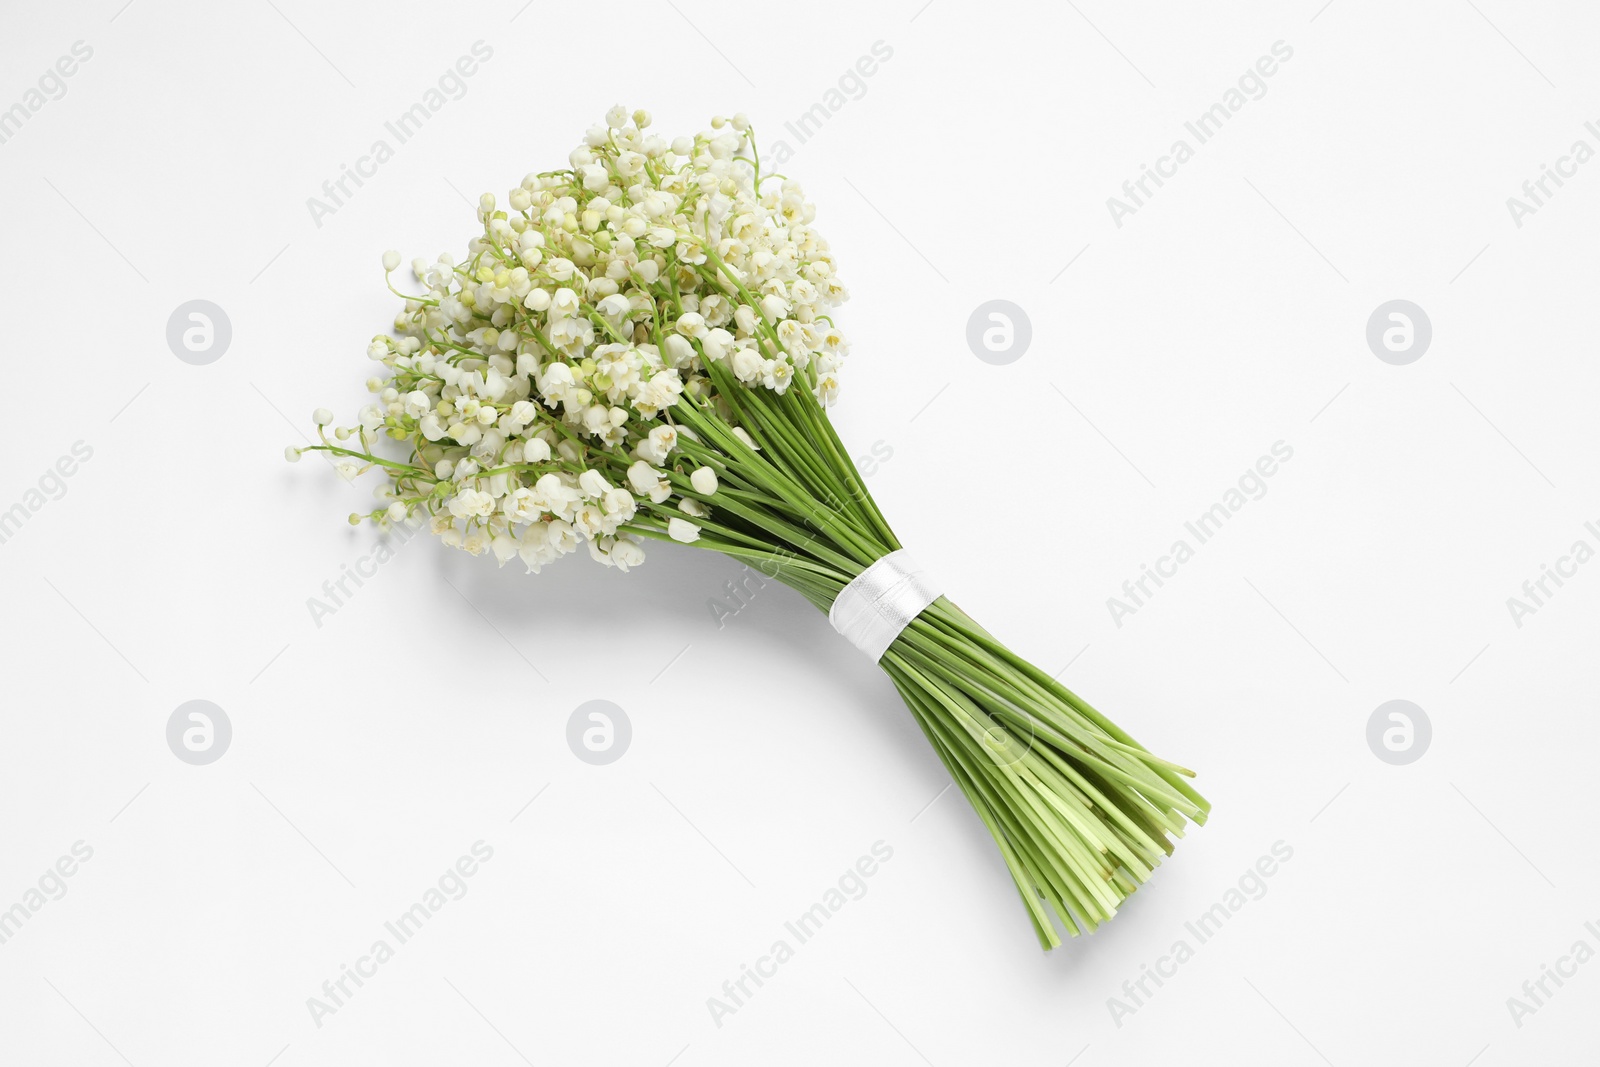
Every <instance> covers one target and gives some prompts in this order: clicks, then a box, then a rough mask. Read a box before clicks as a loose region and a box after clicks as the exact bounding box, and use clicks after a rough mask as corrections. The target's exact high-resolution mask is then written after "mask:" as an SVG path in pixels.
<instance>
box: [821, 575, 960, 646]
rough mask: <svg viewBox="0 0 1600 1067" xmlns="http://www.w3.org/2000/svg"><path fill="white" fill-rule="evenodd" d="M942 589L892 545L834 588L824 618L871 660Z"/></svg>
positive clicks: (937, 597) (898, 634)
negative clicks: (851, 578) (826, 617)
mask: <svg viewBox="0 0 1600 1067" xmlns="http://www.w3.org/2000/svg"><path fill="white" fill-rule="evenodd" d="M942 592H943V590H942V589H940V588H939V586H938V585H937V584H936V583H935V582H934V581H933V579H931V578H929V577H928V574H927V572H926V571H924V570H923V569H922V568H921V567H920V566H918V564H917V562H916V560H914V559H912V558H911V556H910V554H909V553H907V552H906V550H905V549H903V548H902V549H898V550H897V551H894V552H891V553H889V554H888V555H887V556H884V557H883V558H882V559H880V560H878V561H877V562H876V563H874V564H873V565H872V566H870V567H868V568H867V569H866V570H864V571H862V572H861V573H860V574H858V575H856V577H855V579H854V580H853V581H852V582H851V583H850V584H849V585H847V586H845V587H844V588H843V589H841V590H840V591H839V596H838V598H837V599H835V600H834V602H833V607H831V608H829V609H828V621H829V622H830V623H832V624H833V628H834V629H835V630H837V631H838V632H839V633H840V634H842V635H843V636H844V639H845V640H846V641H849V642H850V643H851V644H852V645H854V646H856V647H857V648H859V649H860V650H861V651H863V652H865V653H866V654H867V655H869V656H871V657H872V662H874V663H876V662H878V661H879V660H880V659H882V658H883V654H884V653H885V652H887V651H888V650H889V646H890V645H892V644H894V639H895V638H897V637H899V636H900V631H902V630H904V629H905V628H906V627H907V626H910V625H911V620H912V619H915V618H916V617H917V616H918V615H920V614H921V613H922V611H923V609H925V608H926V607H927V606H928V605H929V604H932V603H933V602H934V601H935V600H937V599H939V596H940V595H941V594H942Z"/></svg>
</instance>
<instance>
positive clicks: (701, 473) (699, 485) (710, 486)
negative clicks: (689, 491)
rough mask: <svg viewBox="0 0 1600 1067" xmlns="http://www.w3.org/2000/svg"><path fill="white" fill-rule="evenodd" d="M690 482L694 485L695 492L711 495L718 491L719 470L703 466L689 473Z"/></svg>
mask: <svg viewBox="0 0 1600 1067" xmlns="http://www.w3.org/2000/svg"><path fill="white" fill-rule="evenodd" d="M689 483H690V484H691V485H693V486H694V491H695V492H697V493H699V494H701V495H702V496H710V495H711V494H713V493H715V492H716V491H717V472H716V471H714V470H712V469H711V468H710V467H701V468H699V469H698V470H696V471H695V472H694V473H693V474H691V475H689Z"/></svg>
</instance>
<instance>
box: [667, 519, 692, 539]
mask: <svg viewBox="0 0 1600 1067" xmlns="http://www.w3.org/2000/svg"><path fill="white" fill-rule="evenodd" d="M667 536H668V537H670V538H672V539H673V540H674V541H682V542H683V543H684V544H686V545H687V544H690V543H692V542H694V541H698V540H700V527H698V526H696V525H695V524H694V523H692V522H690V521H688V520H687V519H679V518H676V517H674V518H671V519H668V520H667Z"/></svg>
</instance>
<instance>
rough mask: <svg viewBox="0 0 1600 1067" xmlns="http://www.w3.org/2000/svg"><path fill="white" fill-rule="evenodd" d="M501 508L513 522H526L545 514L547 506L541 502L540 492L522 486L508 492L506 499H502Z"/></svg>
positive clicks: (534, 520) (535, 519)
mask: <svg viewBox="0 0 1600 1067" xmlns="http://www.w3.org/2000/svg"><path fill="white" fill-rule="evenodd" d="M500 510H501V511H503V512H504V513H505V516H506V518H508V519H510V520H511V521H512V522H515V523H524V522H536V521H537V520H538V518H539V516H540V515H543V514H544V511H545V508H544V505H543V504H542V503H540V496H539V494H538V493H536V492H534V491H533V490H532V489H529V488H528V487H527V486H522V487H520V488H517V489H513V490H512V491H511V492H509V493H507V494H506V496H505V499H503V500H502V501H500Z"/></svg>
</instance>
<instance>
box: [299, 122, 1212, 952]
mask: <svg viewBox="0 0 1600 1067" xmlns="http://www.w3.org/2000/svg"><path fill="white" fill-rule="evenodd" d="M649 128H650V115H649V113H648V112H644V111H635V112H633V113H632V114H631V115H629V114H628V113H627V112H626V111H624V110H623V109H622V108H620V107H618V108H613V109H612V110H611V111H610V112H608V113H607V115H606V119H605V123H604V124H603V125H596V126H595V127H594V128H592V129H590V130H589V132H588V134H587V135H586V136H585V138H584V140H583V143H582V144H580V145H579V146H578V147H577V148H575V149H574V150H573V151H572V153H571V155H570V156H569V157H568V165H567V166H566V167H565V168H562V169H559V170H552V171H545V172H541V173H534V174H529V175H528V176H527V177H525V178H523V179H522V182H521V184H520V185H518V186H517V187H516V188H515V189H512V190H511V192H510V195H509V196H508V197H507V199H506V203H505V205H504V207H501V206H500V204H499V202H498V201H497V200H496V198H495V197H494V196H493V195H491V194H485V195H484V196H483V197H482V199H481V200H480V201H479V206H478V212H477V215H478V222H479V224H480V228H479V230H478V232H477V233H476V234H475V235H474V236H473V238H472V240H471V241H470V242H469V243H468V245H467V253H466V258H465V259H463V260H460V261H457V260H456V259H455V258H453V257H452V256H450V255H448V254H447V255H441V256H440V257H439V258H438V259H437V260H435V261H433V262H431V263H430V262H426V261H424V260H422V259H418V260H415V261H414V262H413V263H412V265H411V267H412V272H413V273H414V275H415V277H416V287H415V288H416V291H414V292H401V291H400V290H398V289H396V288H395V287H394V282H393V281H392V280H391V282H390V288H391V290H392V291H394V292H395V294H396V296H398V297H400V298H402V299H403V300H404V307H403V308H402V310H401V311H400V313H399V314H398V315H397V316H396V317H395V320H394V324H393V331H392V333H387V334H380V335H379V336H377V337H375V338H374V339H373V340H372V344H371V347H370V348H369V349H368V350H367V354H368V356H369V357H370V358H371V359H372V360H374V361H376V362H378V363H381V364H382V365H383V373H382V374H381V375H378V376H375V377H373V378H371V379H369V380H368V382H367V387H368V389H369V390H370V391H371V392H372V393H373V394H375V395H376V399H375V400H374V401H373V402H372V403H370V404H368V405H367V406H366V407H364V408H363V409H362V410H361V412H360V417H359V419H358V421H357V422H356V424H355V425H351V426H333V425H332V423H333V416H332V415H331V414H329V413H328V412H327V411H326V410H325V409H319V410H318V411H317V413H316V415H315V421H316V423H317V431H318V437H319V438H320V442H321V443H319V444H314V445H310V446H307V447H303V448H297V447H290V448H289V449H288V450H287V457H288V458H289V459H290V460H295V459H298V458H299V457H300V455H301V454H302V453H303V452H307V451H321V452H326V453H330V454H331V455H332V456H335V457H338V460H337V466H338V468H339V470H340V472H341V473H342V474H344V475H345V476H346V477H349V478H352V479H354V478H355V477H357V476H359V475H361V474H363V473H364V472H367V471H378V472H380V473H381V474H382V475H383V476H384V478H385V481H384V483H383V485H382V486H381V487H380V488H379V489H378V490H377V495H378V497H379V499H380V501H382V504H381V506H380V507H378V508H377V509H376V510H374V511H373V512H372V513H371V514H370V515H369V516H366V517H367V518H369V519H371V520H372V521H374V522H376V523H378V524H379V525H380V526H383V525H386V524H394V523H401V522H409V523H412V524H420V523H423V522H426V523H427V524H429V525H430V526H431V529H432V531H433V532H434V533H435V534H437V535H438V536H439V538H440V539H441V540H442V541H443V542H444V543H445V544H446V545H449V546H451V547H454V548H460V549H464V550H466V551H467V552H470V553H472V554H473V555H475V556H478V555H488V556H491V557H493V558H494V559H495V560H496V561H498V562H499V563H500V564H502V565H504V564H506V563H509V562H511V561H513V560H518V561H520V562H521V563H523V564H524V565H525V566H526V569H527V570H528V571H529V572H538V571H539V570H540V569H541V568H542V567H544V566H546V565H547V564H550V563H552V562H554V561H555V560H557V559H559V558H561V557H562V556H566V555H569V554H571V553H574V552H577V551H578V550H579V549H580V548H581V549H583V550H585V551H586V552H587V553H588V555H589V556H590V557H591V558H592V559H594V560H595V561H597V562H599V563H601V564H603V565H605V566H607V567H617V568H619V569H621V570H624V571H626V570H628V569H630V568H633V567H637V566H639V565H640V564H641V563H643V562H644V559H645V546H646V545H647V544H648V543H650V542H652V541H676V542H679V543H681V544H685V545H693V546H695V547H697V548H705V549H712V550H715V551H717V552H722V553H724V554H726V555H728V556H732V557H733V558H734V559H736V560H739V561H740V562H742V563H745V564H748V565H750V566H752V567H754V568H757V569H759V570H760V571H761V572H762V573H763V574H765V575H768V576H770V577H773V578H776V579H778V580H779V581H781V582H783V583H784V584H786V585H788V586H790V587H791V588H793V589H794V590H796V591H797V592H799V593H800V595H802V596H804V597H805V598H806V599H807V600H809V601H811V603H813V604H815V605H816V606H817V608H818V609H820V610H821V611H824V612H827V613H828V615H829V619H830V621H832V623H833V624H834V626H835V628H836V629H837V630H839V632H840V633H841V634H843V635H844V636H845V637H846V638H847V639H848V640H849V641H850V642H851V643H852V644H854V645H856V647H857V648H860V649H861V650H862V651H864V652H866V653H867V654H868V655H870V656H872V657H873V658H874V659H875V660H877V662H878V663H879V665H880V666H882V668H883V670H884V673H886V674H887V675H888V676H889V678H890V679H891V680H892V681H893V682H894V684H895V687H896V688H897V689H898V690H899V691H900V695H901V696H902V697H903V698H904V700H905V703H906V707H907V708H908V709H910V712H911V714H912V715H913V716H914V717H915V718H916V721H917V723H918V724H919V725H920V726H921V728H922V731H923V733H924V734H925V735H926V736H927V738H928V741H929V743H930V744H932V745H933V748H934V751H936V752H937V753H938V755H939V758H940V760H942V761H943V763H944V765H945V767H946V768H947V769H948V771H949V773H950V776H951V778H952V779H953V780H954V781H955V783H956V785H958V786H959V787H960V788H961V791H962V792H963V793H965V794H966V797H967V800H968V801H969V802H971V804H972V807H973V809H974V810H975V811H976V812H977V813H978V817H979V818H981V819H982V820H983V822H984V824H985V825H986V826H987V827H988V828H989V832H990V833H991V834H993V836H994V840H995V843H996V845H998V846H999V849H1000V854H1001V856H1002V857H1003V858H1004V860H1005V864H1006V867H1007V868H1008V869H1009V870H1010V872H1011V876H1012V878H1013V879H1014V880H1015V882H1016V886H1017V890H1018V892H1019V893H1020V894H1021V896H1022V902H1023V904H1024V906H1025V907H1026V908H1027V911H1028V914H1029V916H1030V918H1031V920H1032V923H1033V928H1034V931H1035V933H1036V934H1037V935H1038V938H1039V942H1040V944H1041V946H1043V947H1044V948H1046V949H1049V948H1053V947H1055V946H1056V945H1059V944H1060V943H1061V935H1060V931H1061V930H1064V931H1065V932H1066V933H1067V934H1070V935H1073V936H1076V935H1077V934H1078V933H1080V932H1088V931H1093V930H1094V929H1095V928H1096V927H1097V926H1098V925H1099V924H1100V923H1103V922H1105V921H1106V920H1108V919H1110V918H1111V917H1112V916H1113V915H1114V914H1115V913H1116V910H1117V907H1118V905H1119V904H1120V903H1121V901H1122V900H1124V899H1125V898H1126V897H1127V896H1128V895H1129V894H1131V893H1132V892H1133V891H1134V890H1135V889H1136V888H1137V887H1138V886H1139V885H1140V884H1141V883H1143V882H1144V881H1145V880H1146V879H1148V878H1149V877H1150V875H1151V872H1152V870H1153V868H1154V867H1155V866H1156V865H1157V864H1158V863H1159V862H1160V860H1161V858H1162V856H1163V855H1170V854H1171V852H1172V849H1173V843H1172V839H1173V838H1174V837H1178V836H1182V833H1183V830H1184V827H1185V826H1186V825H1187V823H1188V821H1190V820H1192V821H1194V822H1195V823H1202V822H1204V821H1205V818H1206V814H1207V812H1208V810H1209V805H1208V804H1207V802H1206V801H1205V800H1204V799H1202V798H1201V796H1200V795H1199V794H1198V793H1197V792H1196V791H1195V790H1194V789H1193V787H1191V786H1190V784H1189V783H1188V781H1187V780H1186V779H1188V778H1190V777H1192V776H1193V773H1192V772H1191V771H1188V770H1186V769H1184V768H1183V767H1181V766H1179V765H1177V764H1175V763H1170V762H1168V761H1166V760H1164V759H1160V758H1158V757H1156V756H1154V755H1152V754H1151V753H1149V752H1148V751H1146V750H1145V749H1144V748H1143V747H1142V746H1140V745H1139V744H1138V743H1137V742H1136V741H1134V739H1133V738H1132V737H1130V736H1129V735H1128V734H1127V733H1125V732H1124V731H1123V730H1122V729H1120V728H1119V727H1118V726H1117V725H1116V724H1115V723H1113V722H1112V721H1111V720H1110V719H1108V718H1106V717H1105V716H1104V715H1102V714H1101V713H1100V712H1099V711H1097V710H1095V709H1094V708H1093V707H1091V706H1090V705H1089V704H1087V703H1086V702H1085V701H1084V700H1083V699H1082V698H1080V697H1079V696H1077V695H1076V694H1075V693H1073V692H1071V691H1070V690H1069V689H1067V688H1066V687H1065V686H1063V685H1061V684H1059V683H1058V682H1057V681H1056V680H1055V679H1054V678H1052V677H1051V676H1050V675H1049V674H1047V673H1046V672H1044V671H1042V670H1040V669H1039V668H1038V667H1035V666H1034V665H1033V664H1031V663H1029V662H1027V661H1026V660H1024V659H1023V658H1022V657H1020V656H1018V655H1017V654H1016V653H1014V652H1012V651H1011V650H1010V649H1008V648H1007V647H1006V646H1005V645H1004V644H1002V643H1001V642H1000V641H999V640H998V639H997V638H995V637H994V636H993V635H992V634H990V633H989V631H987V630H985V629H984V628H983V627H982V626H980V625H979V624H978V623H977V622H975V621H974V620H973V619H971V618H969V617H968V616H967V614H966V613H965V612H963V611H962V610H961V609H960V608H958V607H957V606H956V605H955V604H953V603H951V602H950V600H949V599H947V598H946V597H944V596H943V595H941V594H940V591H939V588H938V587H937V586H936V585H935V584H933V583H932V582H931V580H930V579H929V577H928V575H927V574H926V573H925V572H923V571H922V570H921V569H920V568H919V567H917V566H916V564H915V563H914V562H913V561H912V560H911V558H910V557H909V556H908V555H907V553H906V552H905V551H904V550H903V549H902V548H901V545H900V542H899V540H898V539H897V538H896V537H895V535H894V531H893V529H891V528H890V526H889V523H888V521H887V520H886V519H885V518H884V516H883V514H882V513H881V512H880V511H879V510H878V506H877V505H876V504H875V503H874V502H873V499H872V496H871V495H870V494H869V493H868V492H867V490H866V486H865V485H864V483H863V481H862V478H861V475H860V474H859V473H858V472H857V470H856V468H855V466H854V465H853V464H852V463H851V461H850V459H849V453H848V452H847V450H846V449H845V447H844V446H843V445H842V444H841V443H840V439H839V437H838V435H837V434H836V433H835V432H834V428H833V425H832V423H831V422H830V421H829V419H828V407H829V405H831V404H832V403H834V401H835V400H837V399H838V396H839V390H840V385H839V376H840V372H841V368H842V366H843V364H844V361H845V357H846V354H847V353H848V351H849V344H848V342H847V341H846V340H845V336H844V334H843V333H842V332H841V331H840V329H839V327H838V325H837V324H836V323H835V322H834V320H833V317H832V312H833V309H834V308H836V307H837V306H838V305H839V304H841V303H842V302H843V301H844V300H845V298H846V295H847V294H846V290H845V287H844V285H843V284H842V283H841V282H840V279H839V275H838V273H837V272H836V270H835V266H834V262H833V256H832V254H831V253H830V252H829V248H828V243H827V242H826V241H825V240H824V239H823V238H822V236H821V235H820V234H819V233H818V232H817V231H816V230H815V229H813V228H812V220H813V218H814V217H815V214H816V212H815V209H814V207H813V206H812V205H811V204H810V203H809V202H807V200H806V198H805V195H804V194H803V193H802V191H801V188H800V185H799V184H798V183H797V182H795V181H793V180H791V179H789V178H786V177H784V176H782V175H774V174H763V173H762V170H761V161H760V157H759V154H758V152H757V151H756V144H755V138H754V137H753V136H752V134H751V130H750V126H749V123H748V122H747V121H746V119H745V118H744V116H742V115H736V116H734V117H733V118H732V119H731V120H729V119H724V118H721V117H718V118H714V119H713V120H712V121H711V128H710V129H709V130H706V131H703V132H701V133H699V134H697V135H695V136H692V137H688V136H685V137H678V138H676V139H674V140H671V141H668V140H666V139H665V138H662V137H660V136H657V135H655V134H653V133H650V132H647V131H648V130H649ZM383 265H384V271H385V274H386V276H390V277H392V275H393V273H394V272H395V271H396V270H397V268H398V267H399V265H400V255H399V253H397V252H392V251H391V252H387V253H385V254H384V257H383ZM385 438H387V439H389V441H388V442H386V441H385V440H384V439H385ZM390 442H393V443H390ZM350 521H351V522H352V523H359V522H361V521H362V516H360V515H352V516H350ZM1052 915H1053V918H1052ZM1057 923H1059V929H1058V926H1057Z"/></svg>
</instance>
